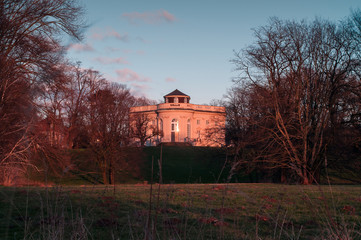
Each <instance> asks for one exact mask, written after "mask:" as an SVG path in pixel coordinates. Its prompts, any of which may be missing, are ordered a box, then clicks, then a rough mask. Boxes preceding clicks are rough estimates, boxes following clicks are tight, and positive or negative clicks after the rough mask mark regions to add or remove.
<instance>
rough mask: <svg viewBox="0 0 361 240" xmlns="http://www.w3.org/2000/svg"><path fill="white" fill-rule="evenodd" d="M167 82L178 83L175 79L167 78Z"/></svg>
mask: <svg viewBox="0 0 361 240" xmlns="http://www.w3.org/2000/svg"><path fill="white" fill-rule="evenodd" d="M165 81H166V82H176V81H177V80H176V79H175V78H171V77H167V78H166V79H165Z"/></svg>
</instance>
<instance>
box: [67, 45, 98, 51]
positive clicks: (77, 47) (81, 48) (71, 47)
mask: <svg viewBox="0 0 361 240" xmlns="http://www.w3.org/2000/svg"><path fill="white" fill-rule="evenodd" d="M66 49H67V50H74V51H76V52H92V51H94V48H93V47H92V46H91V45H90V44H89V43H86V44H82V43H73V44H69V45H68V46H67V48H66Z"/></svg>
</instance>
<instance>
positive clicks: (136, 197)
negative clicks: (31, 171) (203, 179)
mask: <svg viewBox="0 0 361 240" xmlns="http://www.w3.org/2000/svg"><path fill="white" fill-rule="evenodd" d="M151 188H152V194H150V192H151ZM0 194H1V197H0V239H145V237H148V239H257V238H260V239H361V233H360V232H361V186H340V185H338V186H332V187H329V186H299V185H277V184H228V185H220V184H167V185H149V184H148V185H116V186H108V187H106V186H99V185H94V186H66V187H64V186H54V187H49V188H45V187H43V188H41V187H18V188H12V187H0ZM150 196H152V197H150ZM153 236H154V238H152V237H153ZM347 237H348V238H347Z"/></svg>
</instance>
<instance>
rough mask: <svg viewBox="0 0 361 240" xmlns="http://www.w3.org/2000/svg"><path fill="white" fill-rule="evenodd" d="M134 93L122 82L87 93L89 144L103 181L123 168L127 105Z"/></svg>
mask: <svg viewBox="0 0 361 240" xmlns="http://www.w3.org/2000/svg"><path fill="white" fill-rule="evenodd" d="M133 104H134V97H133V96H132V95H131V94H130V92H129V90H128V89H127V88H125V86H123V85H119V84H109V85H108V86H106V87H105V88H103V89H99V90H98V91H96V92H95V93H94V94H92V95H91V96H89V110H88V115H89V116H88V119H89V135H90V136H91V141H90V148H91V149H92V151H93V152H94V154H95V156H96V159H97V162H98V165H99V167H100V169H101V172H102V175H103V182H104V184H114V175H115V170H116V169H117V170H118V171H120V170H122V169H124V168H126V166H125V165H126V164H127V163H126V162H125V161H124V158H123V153H122V146H124V145H126V144H128V141H129V119H128V117H129V108H130V107H131V106H132V105H133Z"/></svg>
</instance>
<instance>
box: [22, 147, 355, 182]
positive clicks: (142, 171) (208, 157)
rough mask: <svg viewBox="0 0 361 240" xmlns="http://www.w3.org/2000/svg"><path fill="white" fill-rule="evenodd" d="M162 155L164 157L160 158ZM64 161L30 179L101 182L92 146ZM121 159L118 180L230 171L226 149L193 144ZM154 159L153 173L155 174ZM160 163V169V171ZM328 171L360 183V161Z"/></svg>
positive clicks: (214, 176) (256, 175)
mask: <svg viewBox="0 0 361 240" xmlns="http://www.w3.org/2000/svg"><path fill="white" fill-rule="evenodd" d="M161 156H162V157H161ZM60 158H61V161H67V162H68V163H67V165H68V167H66V168H61V167H59V166H58V165H56V164H55V165H54V166H50V164H49V165H43V166H42V165H41V162H40V164H39V165H38V166H39V169H41V171H40V172H37V171H31V172H30V176H29V178H30V179H31V180H32V181H35V182H40V183H44V182H50V183H55V184H65V185H69V184H70V185H74V184H76V185H84V184H102V183H103V182H102V176H101V172H100V168H99V166H98V165H97V162H96V159H95V157H94V154H93V153H92V152H91V150H90V149H75V150H70V151H68V152H66V153H64V154H63V155H62V156H61V157H60ZM120 159H121V160H120V162H117V163H116V167H115V168H114V170H115V182H116V183H144V182H148V183H149V182H151V180H152V177H153V182H159V180H160V177H162V182H163V183H224V182H226V180H227V177H228V175H229V170H230V164H229V160H231V157H229V159H228V162H227V156H226V152H225V150H224V149H221V148H209V147H191V146H162V147H160V146H157V147H144V148H139V147H126V148H124V149H123V151H122V156H121V157H120ZM152 161H153V175H152ZM160 162H162V163H161V166H162V167H161V171H160V168H159V166H160ZM332 162H335V163H337V164H332V165H331V164H330V165H329V167H328V169H327V170H328V171H327V172H326V171H323V173H322V175H321V183H323V184H325V183H326V184H327V183H328V182H329V181H330V182H331V183H332V184H360V183H361V171H360V166H359V164H358V162H359V160H357V161H355V159H353V160H348V161H346V160H342V161H341V160H339V161H336V160H333V161H332ZM270 181H273V180H272V176H271V177H270V176H269V175H267V174H266V173H262V172H256V171H254V172H253V173H251V174H250V175H246V174H244V173H242V172H239V173H238V174H236V175H234V177H233V179H232V182H244V183H246V182H270Z"/></svg>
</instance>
